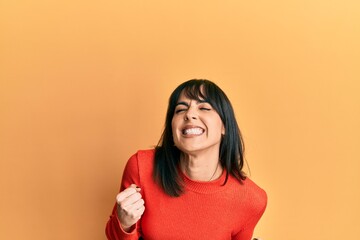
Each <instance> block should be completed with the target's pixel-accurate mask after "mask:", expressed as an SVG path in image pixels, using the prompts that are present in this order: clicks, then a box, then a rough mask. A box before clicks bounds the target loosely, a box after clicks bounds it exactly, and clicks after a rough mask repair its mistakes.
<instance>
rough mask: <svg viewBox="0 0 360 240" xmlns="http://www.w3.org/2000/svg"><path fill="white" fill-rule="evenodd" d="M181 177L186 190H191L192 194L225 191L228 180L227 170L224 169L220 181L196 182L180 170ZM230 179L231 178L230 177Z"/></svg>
mask: <svg viewBox="0 0 360 240" xmlns="http://www.w3.org/2000/svg"><path fill="white" fill-rule="evenodd" d="M179 172H180V176H181V178H182V180H183V182H184V190H189V191H192V192H197V193H203V194H210V193H216V192H219V191H223V190H225V188H226V185H223V184H224V181H225V178H226V170H225V169H224V170H223V172H222V174H221V176H220V177H219V178H218V179H215V180H212V181H209V182H205V181H195V180H192V179H190V178H189V177H188V176H186V175H185V174H184V173H183V172H182V171H181V170H180V169H179ZM229 178H230V176H229Z"/></svg>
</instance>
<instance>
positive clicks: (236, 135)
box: [153, 79, 246, 197]
mask: <svg viewBox="0 0 360 240" xmlns="http://www.w3.org/2000/svg"><path fill="white" fill-rule="evenodd" d="M182 93H183V94H184V95H185V96H186V97H187V98H189V99H192V100H197V101H200V100H201V101H206V102H208V103H209V104H210V105H211V106H212V107H213V108H214V109H215V111H216V112H217V113H218V114H219V116H220V118H221V120H222V122H223V124H224V127H225V135H224V136H223V137H222V139H221V143H220V151H219V159H220V164H221V166H222V167H223V169H225V170H226V178H225V181H224V183H223V184H224V185H225V184H226V182H227V180H228V177H229V174H231V175H232V176H234V177H235V178H236V179H238V181H239V182H240V183H242V181H243V180H244V179H245V178H246V177H245V174H244V172H243V171H242V168H243V166H244V142H243V139H242V136H241V133H240V129H239V127H238V124H237V121H236V118H235V114H234V110H233V107H232V105H231V103H230V101H229V99H228V97H227V96H226V94H225V93H224V92H223V91H222V90H221V89H220V88H219V87H218V86H217V85H216V84H215V83H213V82H211V81H209V80H206V79H192V80H189V81H186V82H184V83H182V84H180V85H179V86H178V87H177V88H176V89H175V90H174V91H173V92H172V94H171V95H170V98H169V104H168V109H167V113H166V119H165V127H164V131H163V133H162V135H161V138H160V141H159V143H158V144H157V146H156V148H155V166H154V175H153V177H154V179H155V181H156V182H157V183H158V184H159V185H160V186H161V187H162V189H163V190H164V191H165V193H167V194H168V195H170V196H173V197H178V196H180V195H181V194H182V193H183V182H182V179H181V177H180V175H179V162H180V154H181V152H180V150H179V149H178V148H177V147H176V146H175V145H174V140H173V134H172V127H171V122H172V119H173V116H174V111H175V107H176V104H177V102H178V100H179V97H180V95H181V94H182Z"/></svg>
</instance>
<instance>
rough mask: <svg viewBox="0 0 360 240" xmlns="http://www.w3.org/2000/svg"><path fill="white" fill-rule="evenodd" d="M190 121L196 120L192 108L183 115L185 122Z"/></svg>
mask: <svg viewBox="0 0 360 240" xmlns="http://www.w3.org/2000/svg"><path fill="white" fill-rule="evenodd" d="M190 119H194V120H195V119H197V114H196V111H195V110H194V109H193V108H192V107H190V108H189V109H188V110H187V111H186V113H185V115H184V120H185V121H188V120H190Z"/></svg>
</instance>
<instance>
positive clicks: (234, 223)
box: [106, 79, 267, 240]
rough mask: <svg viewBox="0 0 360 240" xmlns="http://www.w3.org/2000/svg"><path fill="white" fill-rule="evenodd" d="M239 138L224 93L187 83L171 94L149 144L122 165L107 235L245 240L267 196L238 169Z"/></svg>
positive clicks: (113, 239) (113, 237) (201, 82)
mask: <svg viewBox="0 0 360 240" xmlns="http://www.w3.org/2000/svg"><path fill="white" fill-rule="evenodd" d="M243 151H244V146H243V141H242V138H241V134H240V130H239V127H238V125H237V122H236V119H235V115H234V111H233V108H232V106H231V103H230V101H229V99H228V98H227V96H226V95H225V93H224V92H223V91H222V90H221V89H220V88H219V87H218V86H217V85H216V84H214V83H213V82H211V81H209V80H197V79H193V80H189V81H187V82H184V83H182V84H181V85H179V86H178V87H177V88H176V89H175V90H174V92H173V93H172V94H171V96H170V99H169V106H168V110H167V114H166V121H165V129H164V132H163V134H162V137H161V139H160V141H159V144H158V145H157V147H156V148H155V149H152V150H143V151H138V152H137V153H136V154H134V155H133V156H132V157H131V158H130V159H129V160H128V162H127V165H126V167H125V170H124V174H123V178H122V183H121V188H120V193H119V194H118V195H117V196H116V203H115V206H114V209H113V212H112V215H111V216H110V219H109V221H108V223H107V225H106V235H107V238H108V239H110V240H118V239H124V240H137V239H139V238H143V239H145V240H152V239H156V240H162V239H167V240H169V239H171V240H176V239H196V240H199V239H206V240H207V239H212V240H223V239H224V240H225V239H227V240H229V239H233V240H250V239H251V238H252V234H253V231H254V228H255V225H256V224H257V222H258V221H259V219H260V218H261V216H262V214H263V213H264V211H265V208H266V203H267V196H266V193H265V191H264V190H262V189H261V188H259V187H258V186H257V185H256V184H255V183H254V182H252V181H251V180H250V179H249V178H248V177H246V176H245V174H244V173H243V171H242V168H243V164H244V159H243Z"/></svg>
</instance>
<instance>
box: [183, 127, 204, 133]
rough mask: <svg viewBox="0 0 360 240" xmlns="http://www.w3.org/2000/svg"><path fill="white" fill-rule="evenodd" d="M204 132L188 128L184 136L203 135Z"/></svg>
mask: <svg viewBox="0 0 360 240" xmlns="http://www.w3.org/2000/svg"><path fill="white" fill-rule="evenodd" d="M202 132H203V130H202V129H201V128H188V129H185V130H184V134H201V133H202Z"/></svg>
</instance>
